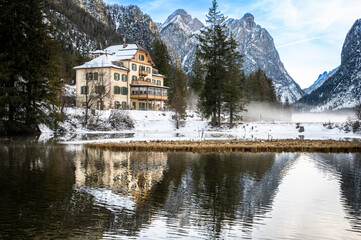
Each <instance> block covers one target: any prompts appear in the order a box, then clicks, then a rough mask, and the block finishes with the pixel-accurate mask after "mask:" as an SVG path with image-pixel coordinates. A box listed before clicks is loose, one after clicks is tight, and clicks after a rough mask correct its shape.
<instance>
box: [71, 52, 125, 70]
mask: <svg viewBox="0 0 361 240" xmlns="http://www.w3.org/2000/svg"><path fill="white" fill-rule="evenodd" d="M116 61H117V59H116V58H115V57H114V56H112V55H107V54H106V55H101V56H99V57H97V58H94V59H93V60H91V61H89V62H86V63H84V64H83V65H80V66H77V67H74V69H86V68H105V67H113V68H118V69H122V70H125V71H129V69H128V68H126V67H123V66H119V65H116V64H114V63H113V62H116Z"/></svg>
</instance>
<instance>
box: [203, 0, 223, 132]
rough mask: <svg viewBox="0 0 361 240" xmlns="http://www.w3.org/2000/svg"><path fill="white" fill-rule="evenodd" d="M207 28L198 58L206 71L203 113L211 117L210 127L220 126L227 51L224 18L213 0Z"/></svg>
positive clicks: (204, 30)
mask: <svg viewBox="0 0 361 240" xmlns="http://www.w3.org/2000/svg"><path fill="white" fill-rule="evenodd" d="M206 17H207V19H206V22H207V23H208V26H207V27H206V28H205V29H203V30H201V33H200V35H198V39H199V41H200V45H199V49H200V56H201V57H202V60H203V62H204V67H205V69H206V76H205V83H204V88H203V92H202V94H203V98H204V111H205V115H206V116H207V117H209V116H210V117H211V124H212V126H220V123H221V107H222V91H223V89H222V88H223V79H224V76H225V74H226V70H225V55H226V51H227V49H228V46H227V45H228V42H227V28H226V26H225V24H224V22H225V20H226V18H225V17H224V15H223V14H221V13H220V12H219V11H218V4H217V1H216V0H213V3H212V7H211V8H210V9H209V13H208V15H207V16H206Z"/></svg>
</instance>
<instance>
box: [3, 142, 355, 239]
mask: <svg viewBox="0 0 361 240" xmlns="http://www.w3.org/2000/svg"><path fill="white" fill-rule="evenodd" d="M0 156H1V159H0V208H1V209H2V211H1V212H0V239H3V238H45V239H48V238H53V237H56V238H58V237H60V238H61V237H64V238H79V239H84V238H88V239H89V238H91V239H98V238H125V237H129V238H132V237H142V238H146V239H149V238H153V239H154V238H176V237H185V238H201V239H210V238H236V239H239V238H255V239H264V238H270V239H280V238H287V239H289V238H298V239H300V238H302V239H304V238H310V239H320V238H322V239H326V238H329V239H335V238H336V239H337V238H338V237H341V238H348V239H357V238H359V237H360V236H361V231H360V229H361V227H360V226H361V222H360V206H361V197H360V193H361V191H360V190H361V189H360V188H361V165H360V161H361V155H360V154H297V153H295V154H286V153H283V154H236V153H233V154H192V153H136V152H132V153H122V152H111V151H100V150H93V149H85V148H82V147H71V146H69V147H64V146H59V145H52V144H49V143H48V144H38V143H37V144H35V143H34V141H15V142H3V143H2V144H0Z"/></svg>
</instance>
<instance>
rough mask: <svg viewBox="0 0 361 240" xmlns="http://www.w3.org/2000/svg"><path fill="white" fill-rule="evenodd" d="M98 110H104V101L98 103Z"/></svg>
mask: <svg viewBox="0 0 361 240" xmlns="http://www.w3.org/2000/svg"><path fill="white" fill-rule="evenodd" d="M97 109H98V110H103V109H104V102H103V101H98V102H97Z"/></svg>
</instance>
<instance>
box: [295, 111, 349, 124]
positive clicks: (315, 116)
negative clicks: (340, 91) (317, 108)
mask: <svg viewBox="0 0 361 240" xmlns="http://www.w3.org/2000/svg"><path fill="white" fill-rule="evenodd" d="M354 116H355V114H354V113H353V112H352V111H348V112H333V113H310V112H306V113H292V121H293V122H346V121H347V118H348V117H351V118H354Z"/></svg>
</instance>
